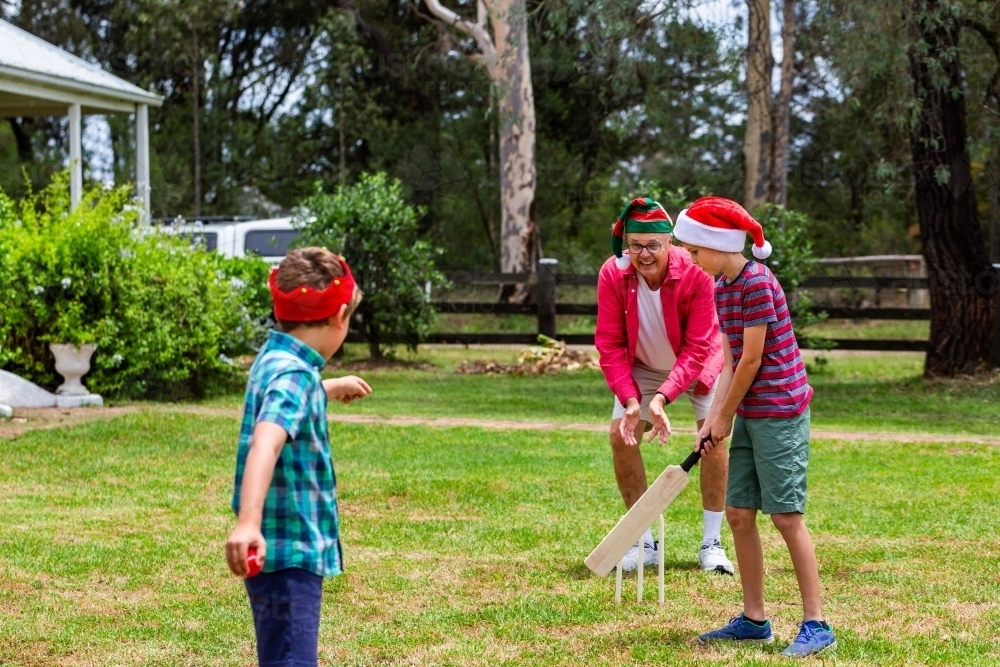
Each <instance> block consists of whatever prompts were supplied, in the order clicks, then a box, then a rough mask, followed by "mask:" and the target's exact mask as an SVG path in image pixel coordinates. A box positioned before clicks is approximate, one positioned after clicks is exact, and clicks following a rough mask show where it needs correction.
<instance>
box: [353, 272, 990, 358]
mask: <svg viewBox="0 0 1000 667" xmlns="http://www.w3.org/2000/svg"><path fill="white" fill-rule="evenodd" d="M867 259H870V258H867ZM996 270H997V284H1000V265H998V266H997V267H996ZM449 279H450V280H451V282H452V283H453V284H456V285H498V284H513V283H529V284H531V285H532V286H533V295H534V298H535V303H533V304H510V303H495V302H480V301H465V302H463V301H435V302H434V308H435V309H436V310H437V311H438V312H439V313H452V314H483V315H489V314H492V315H534V316H536V317H537V319H538V327H537V331H538V333H541V334H545V335H546V336H550V337H552V338H556V339H558V340H562V341H564V342H565V343H567V344H570V345H593V344H594V336H593V334H560V333H558V332H557V331H556V316H557V315H591V316H593V315H597V304H592V303H558V302H556V288H557V286H559V285H573V286H576V287H594V286H596V285H597V275H596V274H576V273H559V262H558V261H556V260H553V259H543V260H541V261H540V262H539V265H538V272H537V273H534V274H530V273H476V272H464V271H459V272H455V273H452V274H451V275H450V276H449ZM929 287H930V281H929V280H928V279H927V278H924V277H914V276H912V275H910V276H900V277H892V276H874V277H857V276H829V275H821V276H810V277H809V278H807V279H806V280H805V281H804V282H803V283H802V284H801V285H800V286H799V288H800V289H850V290H859V289H906V290H926V289H928V288H929ZM997 300H998V304H997V318H996V323H995V333H994V340H995V343H994V357H995V359H994V363H995V364H996V365H998V366H1000V290H998V292H997ZM814 311H815V312H817V313H819V312H825V313H826V315H827V317H829V318H830V319H878V320H929V319H930V317H931V311H930V309H929V308H849V307H825V308H824V307H816V308H815V309H814ZM537 338H538V334H536V333H469V334H463V333H454V334H453V333H433V334H429V335H428V336H427V337H426V338H425V339H424V341H425V342H427V343H458V344H464V345H475V344H515V345H531V344H533V343H535V342H537ZM348 340H349V341H352V342H359V341H361V340H363V339H362V338H361V337H360V335H358V334H354V333H352V334H351V335H350V336H349V337H348ZM802 342H803V343H804V345H803V347H809V341H808V340H804V341H802ZM829 342H830V343H833V344H834V345H835V346H836V347H837V348H838V349H841V350H872V351H916V352H924V351H926V350H927V341H926V340H912V339H911V340H900V339H844V338H838V339H829Z"/></svg>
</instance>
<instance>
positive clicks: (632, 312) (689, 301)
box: [594, 246, 723, 405]
mask: <svg viewBox="0 0 1000 667" xmlns="http://www.w3.org/2000/svg"><path fill="white" fill-rule="evenodd" d="M668 247H669V248H670V254H669V256H668V257H667V275H666V277H665V278H664V280H663V284H662V285H661V286H660V299H661V300H662V302H663V323H664V325H665V327H666V331H667V339H668V340H669V342H670V347H671V348H673V350H674V355H675V356H676V357H677V361H676V363H675V364H674V367H673V369H672V370H671V371H670V374H669V375H668V376H667V379H666V381H664V383H663V384H662V385H661V386H660V389H659V391H660V392H662V393H663V394H664V395H666V397H667V399H669V401H670V402H671V403H673V402H674V401H675V400H676V399H677V397H678V396H680V395H681V394H682V393H684V392H685V391H687V390H688V388H689V387H690V386H691V385H692V384H693V383H695V381H697V384H696V385H695V393H696V394H700V395H704V394H707V393H708V392H709V391H710V390H711V388H712V385H714V384H715V381H716V380H717V379H718V377H719V373H721V372H722V364H723V353H722V340H721V338H720V335H721V334H720V333H719V318H718V316H717V315H716V313H715V281H713V280H712V278H711V277H709V275H708V274H707V273H705V272H704V271H703V270H702V269H701V268H699V267H698V266H695V264H694V263H693V262H692V261H691V256H690V255H689V254H688V253H687V251H686V250H684V249H682V248H676V247H674V246H668ZM642 279H643V278H642V276H640V275H638V274H636V271H635V267H633V266H632V265H631V264H629V265H628V267H627V268H625V269H620V268H618V265H617V264H616V263H615V258H614V257H611V258H610V259H608V261H606V262H605V263H604V266H602V267H601V272H600V274H599V275H598V277H597V331H596V332H595V333H594V343H595V345H596V346H597V351H598V353H600V355H601V370H602V371H604V379H605V381H606V382H607V383H608V387H609V388H610V389H611V391H612V392H614V395H615V396H617V397H618V400H619V401H621V402H622V405H625V403H627V402H628V400H629V399H630V398H635V399H637V400H639V401H641V400H642V394H641V393H640V392H639V386H638V385H637V384H636V382H635V380H633V379H632V366H633V364H634V363H635V348H636V343H637V342H638V340H639V308H638V306H637V304H636V298H637V297H636V289H638V287H639V283H638V281H639V280H642Z"/></svg>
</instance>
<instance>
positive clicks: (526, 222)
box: [490, 0, 541, 303]
mask: <svg viewBox="0 0 1000 667" xmlns="http://www.w3.org/2000/svg"><path fill="white" fill-rule="evenodd" d="M490 16H491V23H492V24H493V40H494V43H495V44H496V48H497V55H498V60H499V62H498V63H497V70H498V72H497V74H498V75H497V76H496V78H495V81H496V82H497V85H498V86H499V88H500V90H499V91H498V92H499V96H498V100H497V110H498V114H497V115H498V116H499V120H500V127H499V130H500V212H501V215H500V270H501V271H502V272H504V273H532V272H534V270H535V265H536V264H537V262H538V255H539V254H540V252H541V239H540V238H539V235H538V223H537V221H536V220H535V96H534V92H533V90H532V88H531V61H530V60H529V58H528V17H527V14H526V13H525V6H524V0H494V1H493V2H492V4H491V6H490ZM494 16H496V17H497V19H493V18H492V17H494ZM500 298H501V300H510V301H515V302H518V303H522V302H524V301H527V300H528V299H529V298H530V294H529V292H528V288H527V285H524V284H521V285H516V286H515V285H504V286H503V287H502V288H501V294H500Z"/></svg>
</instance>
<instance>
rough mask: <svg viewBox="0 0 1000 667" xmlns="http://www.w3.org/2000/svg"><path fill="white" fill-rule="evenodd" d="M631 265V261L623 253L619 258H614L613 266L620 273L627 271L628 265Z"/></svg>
mask: <svg viewBox="0 0 1000 667" xmlns="http://www.w3.org/2000/svg"><path fill="white" fill-rule="evenodd" d="M631 263H632V260H631V259H630V258H629V256H628V253H623V254H622V256H621V257H616V258H615V265H616V266H617V267H618V268H619V269H621V270H622V271H624V270H625V269H627V268H628V265H629V264H631Z"/></svg>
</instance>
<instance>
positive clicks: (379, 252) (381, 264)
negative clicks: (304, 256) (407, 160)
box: [294, 173, 446, 359]
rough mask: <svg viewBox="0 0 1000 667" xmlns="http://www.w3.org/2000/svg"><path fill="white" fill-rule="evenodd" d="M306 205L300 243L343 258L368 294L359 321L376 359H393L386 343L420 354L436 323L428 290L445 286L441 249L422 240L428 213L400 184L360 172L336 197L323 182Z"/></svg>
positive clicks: (299, 224)
mask: <svg viewBox="0 0 1000 667" xmlns="http://www.w3.org/2000/svg"><path fill="white" fill-rule="evenodd" d="M302 207H303V209H304V210H305V211H307V213H305V214H303V215H300V216H299V217H298V218H297V219H296V221H295V223H294V224H295V225H296V226H297V227H299V228H300V229H302V236H301V237H300V238H299V245H303V246H308V245H318V246H323V247H326V248H330V249H331V250H333V251H334V252H338V253H340V254H342V255H344V256H345V257H346V258H347V261H348V263H349V264H350V265H351V271H352V272H353V273H354V278H355V280H357V282H358V286H359V287H360V288H361V289H362V290H363V291H364V293H365V298H364V300H363V301H362V302H361V307H360V308H359V309H358V318H357V319H358V323H359V325H360V328H361V331H362V332H363V334H364V336H365V339H366V340H367V341H368V347H369V350H370V353H371V356H372V358H374V359H381V358H382V357H383V356H385V355H386V354H387V353H388V354H391V350H390V348H389V347H388V346H389V345H390V344H391V343H393V342H396V341H401V342H404V343H406V345H407V346H408V347H410V348H411V349H416V347H417V344H418V343H419V342H420V337H421V336H424V335H426V334H427V332H429V331H430V327H431V324H432V323H433V321H434V314H435V313H434V308H433V306H432V305H431V304H430V302H429V301H428V300H427V297H426V294H425V292H424V289H425V286H426V285H427V284H428V283H430V285H431V286H432V287H443V286H444V285H445V284H446V281H445V277H444V275H443V274H442V273H441V272H440V271H438V270H437V269H436V268H435V267H434V257H435V255H439V254H441V252H442V251H441V250H440V249H439V248H435V247H432V246H431V245H430V244H429V243H427V242H425V241H422V240H420V239H419V238H417V232H418V226H417V222H418V220H419V218H420V216H421V215H423V211H422V210H421V209H420V208H418V207H414V206H411V205H409V204H407V203H406V200H405V199H404V198H403V193H402V187H401V185H400V182H399V181H398V180H395V179H393V180H391V181H390V180H389V179H388V178H387V177H386V175H385V174H383V173H377V174H362V175H361V177H360V178H359V179H358V182H357V183H356V184H355V185H352V186H347V187H339V188H337V190H336V192H334V193H333V194H330V193H326V192H323V190H322V186H320V185H319V184H317V185H316V190H315V192H314V194H313V195H312V196H311V197H309V198H307V199H306V200H305V201H304V202H302Z"/></svg>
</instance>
